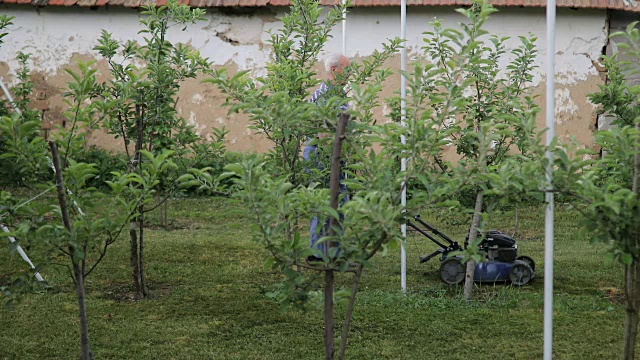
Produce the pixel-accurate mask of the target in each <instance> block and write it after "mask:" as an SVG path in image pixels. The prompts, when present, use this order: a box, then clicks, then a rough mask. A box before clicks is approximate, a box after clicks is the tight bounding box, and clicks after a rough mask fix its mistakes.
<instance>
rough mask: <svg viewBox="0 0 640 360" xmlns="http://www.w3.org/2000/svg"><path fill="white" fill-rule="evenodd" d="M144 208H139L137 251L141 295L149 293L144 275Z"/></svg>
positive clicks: (144, 295) (145, 295)
mask: <svg viewBox="0 0 640 360" xmlns="http://www.w3.org/2000/svg"><path fill="white" fill-rule="evenodd" d="M143 210H144V209H142V208H141V209H140V229H139V231H140V237H139V243H138V245H139V246H140V248H139V249H140V251H139V253H138V263H139V265H138V267H139V269H140V290H141V292H142V297H147V295H149V291H148V290H147V283H146V280H145V277H144V212H143Z"/></svg>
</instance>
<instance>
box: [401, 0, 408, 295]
mask: <svg viewBox="0 0 640 360" xmlns="http://www.w3.org/2000/svg"><path fill="white" fill-rule="evenodd" d="M400 39H402V40H404V41H405V43H404V46H402V49H400V70H401V71H402V74H401V75H400V122H401V124H402V126H406V120H407V109H406V106H407V105H406V98H407V79H406V78H405V77H404V72H405V71H406V70H407V42H406V39H407V0H401V1H400ZM400 142H401V143H402V145H404V144H406V142H407V139H406V138H405V136H404V135H402V136H401V137H400ZM400 171H401V172H403V173H404V172H406V171H407V159H406V158H405V157H404V156H403V157H402V158H401V160H400ZM400 201H401V205H402V208H403V211H404V207H405V206H406V205H407V187H406V184H405V183H404V182H403V183H402V197H401V200H400ZM400 226H401V228H400V230H401V231H402V244H401V246H400V286H401V287H402V292H403V293H405V292H407V251H406V249H405V242H406V240H407V224H402V225H400Z"/></svg>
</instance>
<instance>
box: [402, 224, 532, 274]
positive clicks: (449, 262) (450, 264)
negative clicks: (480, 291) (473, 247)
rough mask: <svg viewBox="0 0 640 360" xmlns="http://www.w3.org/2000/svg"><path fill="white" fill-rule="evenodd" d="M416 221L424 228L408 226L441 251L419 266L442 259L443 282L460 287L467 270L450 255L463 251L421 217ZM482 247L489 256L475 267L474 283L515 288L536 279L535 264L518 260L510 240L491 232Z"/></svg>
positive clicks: (521, 257)
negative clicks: (432, 260) (509, 285)
mask: <svg viewBox="0 0 640 360" xmlns="http://www.w3.org/2000/svg"><path fill="white" fill-rule="evenodd" d="M413 219H414V220H415V221H416V222H417V223H419V224H420V225H422V228H421V227H419V226H418V225H417V224H415V223H413V222H412V221H410V220H409V221H407V225H408V226H409V227H411V228H413V229H414V230H415V231H417V232H419V233H420V234H422V235H424V236H425V237H426V238H428V239H429V240H431V241H433V242H434V243H435V244H436V245H438V246H439V247H440V248H439V249H437V250H436V251H434V252H432V253H431V254H429V255H424V256H421V257H420V263H425V262H427V261H429V260H431V259H432V258H434V257H436V256H438V255H440V278H441V279H442V281H444V282H445V283H447V284H459V283H461V282H462V281H463V280H464V276H465V271H466V266H465V264H464V263H463V261H462V258H461V257H460V256H459V255H453V254H451V253H453V252H456V251H462V250H463V248H462V247H461V246H460V245H459V244H458V243H457V242H455V241H453V240H451V238H449V237H448V236H447V235H445V234H443V233H442V232H440V231H439V230H438V229H436V228H434V227H433V226H431V225H429V224H427V223H426V222H424V221H423V220H422V219H420V215H416V216H414V217H413ZM435 236H437V237H438V238H440V239H441V240H439V239H437V238H436V237H435ZM468 240H469V236H467V238H466V239H465V242H464V248H465V249H466V248H467V246H468V245H469V244H468ZM479 246H480V251H481V252H482V253H484V254H486V260H485V261H483V262H479V263H477V264H476V270H475V273H474V276H473V281H476V282H502V281H504V282H507V281H510V282H511V283H512V284H514V285H517V286H523V285H526V284H528V283H529V282H531V280H533V278H534V277H535V269H536V264H535V262H534V261H533V259H532V258H530V257H528V256H518V245H517V244H516V241H515V240H514V239H513V238H512V237H511V236H509V235H506V234H503V233H501V232H499V231H495V230H490V231H487V232H486V234H484V238H483V240H482V242H481V243H480V245H479Z"/></svg>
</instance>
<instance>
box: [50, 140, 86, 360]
mask: <svg viewBox="0 0 640 360" xmlns="http://www.w3.org/2000/svg"><path fill="white" fill-rule="evenodd" d="M49 148H50V149H51V158H52V161H53V168H54V170H55V177H56V191H57V195H58V205H60V213H61V214H62V224H63V225H64V228H65V229H66V230H67V231H68V232H69V233H71V219H70V218H69V210H68V208H67V199H66V195H65V189H64V180H63V178H62V168H61V166H60V156H59V155H58V148H57V147H56V144H55V143H54V142H53V141H49ZM75 250H76V248H75V247H73V246H71V245H69V248H68V251H69V258H70V260H71V263H72V264H73V272H74V274H73V275H74V277H75V279H74V281H75V283H76V297H77V299H78V314H79V317H80V354H81V359H82V360H92V359H93V353H92V352H91V343H90V342H89V323H88V321H87V308H86V304H85V290H84V273H83V271H84V269H83V268H84V266H83V267H80V265H79V264H78V263H77V261H76V259H74V255H75ZM85 255H86V253H85Z"/></svg>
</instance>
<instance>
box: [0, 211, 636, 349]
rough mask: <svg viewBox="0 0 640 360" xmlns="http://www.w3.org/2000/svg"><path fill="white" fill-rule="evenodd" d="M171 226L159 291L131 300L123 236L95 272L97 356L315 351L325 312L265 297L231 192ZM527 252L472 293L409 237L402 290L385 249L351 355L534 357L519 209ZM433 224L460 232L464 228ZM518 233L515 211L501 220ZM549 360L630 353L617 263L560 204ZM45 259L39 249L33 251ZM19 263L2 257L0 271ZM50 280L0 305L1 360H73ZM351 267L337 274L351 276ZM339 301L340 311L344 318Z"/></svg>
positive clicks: (539, 306) (536, 240)
mask: <svg viewBox="0 0 640 360" xmlns="http://www.w3.org/2000/svg"><path fill="white" fill-rule="evenodd" d="M169 210H170V217H171V219H172V221H173V224H174V225H175V227H177V228H178V229H177V230H172V231H165V230H161V229H158V230H149V231H147V232H146V234H147V238H148V241H147V253H146V255H147V257H146V258H147V274H148V275H147V276H148V281H149V282H150V286H149V287H150V290H151V293H152V294H151V295H152V296H151V298H150V299H147V300H144V301H132V300H131V296H130V294H131V290H132V287H131V280H130V275H129V268H128V265H127V264H128V252H127V251H128V244H127V242H126V239H122V240H120V241H119V242H118V243H117V244H116V245H114V246H113V247H112V248H111V249H110V253H109V254H108V256H107V258H106V260H105V262H104V263H103V264H101V265H100V266H99V267H98V268H97V269H96V271H95V272H94V273H93V274H91V276H90V277H89V278H88V280H87V290H88V297H87V304H88V314H89V326H90V337H91V341H92V349H93V352H94V354H95V356H96V358H97V359H278V360H284V359H320V358H322V354H323V352H322V351H323V349H322V329H323V324H322V314H321V312H320V311H319V310H318V311H309V312H306V313H305V312H302V311H300V310H292V311H289V312H287V313H282V312H280V309H279V306H278V305H277V304H275V303H273V302H271V301H270V300H268V299H267V298H266V296H265V295H264V293H265V292H266V291H268V289H269V287H270V285H271V284H273V283H274V282H276V281H277V280H278V274H276V273H273V272H270V271H265V270H264V269H263V267H262V261H263V256H264V252H263V251H261V249H260V248H259V247H258V246H257V245H256V244H255V243H254V242H253V241H252V240H251V233H250V231H249V229H248V225H249V223H250V221H251V220H250V219H249V218H247V217H246V214H245V213H244V212H243V211H242V209H241V208H240V206H238V205H237V204H236V203H234V202H233V201H230V200H226V199H187V200H174V201H172V203H171V205H170V208H169ZM519 218H520V220H519V223H520V224H519V229H518V234H519V236H518V239H519V242H518V246H519V249H520V254H522V255H528V256H531V257H532V258H534V259H535V260H536V262H537V270H538V271H537V277H536V280H535V281H534V283H533V284H532V285H531V286H526V287H523V288H513V287H510V286H506V285H481V286H478V287H477V288H476V301H474V302H473V303H470V304H467V303H465V302H464V301H463V300H462V296H461V287H450V286H447V285H445V284H443V283H441V282H440V281H439V279H438V277H437V260H434V261H433V262H431V263H429V264H427V265H424V264H419V262H418V256H419V255H422V254H426V253H428V252H431V251H433V249H434V245H433V244H432V243H431V242H429V241H428V240H426V239H425V238H422V237H420V238H418V237H410V238H409V239H408V246H407V253H408V269H407V271H408V281H407V283H408V288H409V293H408V294H407V295H406V296H403V295H402V294H401V293H400V289H399V287H400V277H399V275H400V266H399V254H397V253H393V254H389V255H388V256H386V257H379V258H377V259H376V261H375V269H374V270H371V271H367V272H365V274H364V276H363V280H362V286H361V290H360V293H359V294H358V300H357V302H356V308H355V315H354V320H353V323H352V330H351V335H350V336H351V337H350V346H349V348H348V350H347V357H348V358H350V359H471V358H476V359H540V358H541V357H542V337H543V334H542V310H543V291H542V289H543V276H544V274H543V268H544V264H543V262H542V258H543V250H544V249H543V248H544V243H543V233H544V224H543V209H542V208H539V207H531V208H526V209H521V210H520V212H519ZM430 221H431V222H432V223H434V224H435V225H437V227H438V228H439V229H440V230H442V231H443V232H445V233H447V234H450V235H451V236H452V237H454V238H455V239H463V238H464V232H465V230H466V225H458V226H453V225H447V224H446V223H445V222H444V221H442V220H440V219H436V218H433V217H431V218H430ZM493 221H494V222H493V223H494V224H499V225H500V226H496V227H497V228H498V229H499V230H503V231H505V232H508V233H511V232H512V231H513V230H512V229H513V223H514V213H513V212H505V213H502V214H498V215H496V216H494V219H493ZM556 221H557V222H556V244H557V246H556V259H555V260H556V261H555V291H556V296H555V309H554V315H555V316H554V325H555V328H554V358H556V359H616V358H619V354H620V351H621V347H622V328H623V321H624V309H623V306H622V305H621V304H620V298H619V297H618V295H619V294H620V293H621V291H620V287H621V277H622V270H621V268H620V266H619V265H616V264H605V263H604V260H603V259H604V256H603V255H604V254H605V249H604V247H603V246H600V245H598V246H595V245H590V244H588V242H587V241H586V240H584V239H582V238H581V237H580V235H579V229H578V227H577V223H578V217H577V215H576V214H575V213H573V212H571V211H569V210H565V209H562V208H559V209H557V211H556ZM30 255H32V257H34V258H37V257H38V254H37V251H35V250H34V251H32V253H30ZM24 266H25V264H24V263H23V262H22V261H21V260H20V259H19V257H17V256H11V257H10V256H9V255H7V252H6V251H4V252H2V253H0V279H3V278H4V279H6V278H7V277H8V275H9V274H11V273H13V272H15V271H16V269H23V268H24ZM42 273H43V275H44V276H45V277H46V278H47V280H48V281H49V282H50V283H51V284H52V285H53V289H51V290H50V291H48V292H47V293H42V294H27V295H25V296H23V297H22V299H21V301H20V302H19V303H18V304H16V306H15V307H14V310H13V311H11V312H7V311H5V310H0V359H73V358H77V357H78V354H79V350H78V347H79V346H78V345H79V344H78V320H77V310H76V301H75V296H74V292H73V287H72V285H71V283H70V280H69V279H68V277H66V275H65V272H64V271H63V269H59V268H56V267H48V268H46V269H44V270H43V271H42ZM349 276H350V275H344V276H341V278H340V280H339V282H340V284H342V285H346V284H348V280H349V278H348V277H349ZM343 312H344V307H343V306H339V307H338V315H342V314H343Z"/></svg>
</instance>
